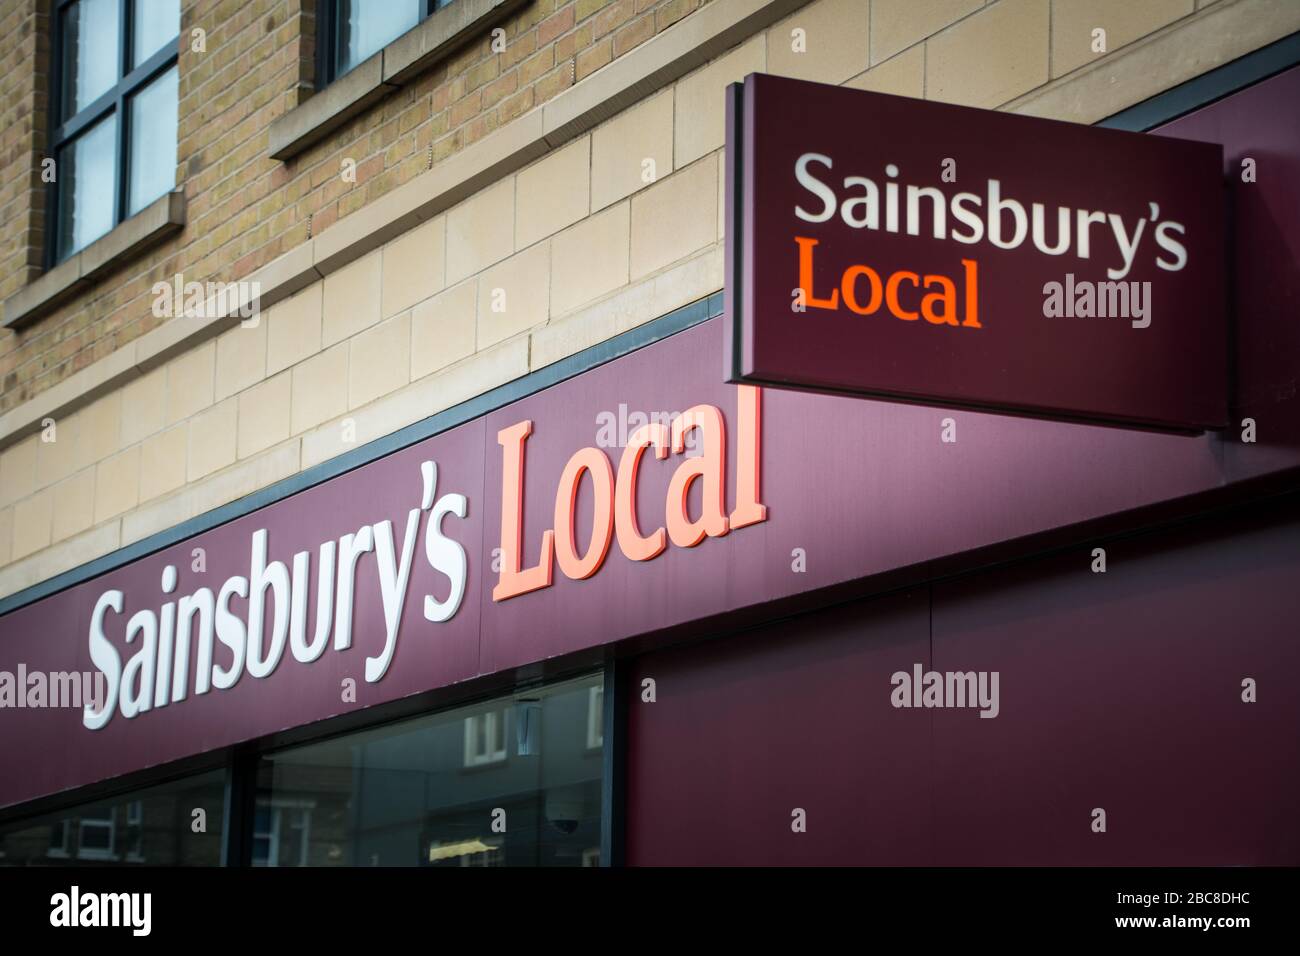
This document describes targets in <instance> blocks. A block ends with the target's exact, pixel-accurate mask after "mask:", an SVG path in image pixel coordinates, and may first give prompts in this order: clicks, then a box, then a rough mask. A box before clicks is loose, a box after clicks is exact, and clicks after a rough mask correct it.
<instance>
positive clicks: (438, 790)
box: [257, 676, 602, 866]
mask: <svg viewBox="0 0 1300 956" xmlns="http://www.w3.org/2000/svg"><path fill="white" fill-rule="evenodd" d="M600 681H601V678H600V677H599V676H595V677H591V678H584V679H582V680H578V681H570V682H567V683H564V684H557V685H554V686H552V687H549V688H545V689H542V690H540V691H531V690H530V692H529V699H528V701H519V702H515V701H513V700H511V699H508V698H507V699H501V700H496V701H491V702H486V703H483V704H478V705H476V706H473V707H464V708H459V709H457V710H452V711H446V712H444V713H440V714H433V715H430V716H428V717H420V718H417V719H414V720H408V721H403V722H401V723H398V724H392V725H389V726H386V727H380V728H377V729H375V730H369V731H363V732H361V733H357V734H350V735H347V736H344V737H339V738H336V739H334V740H328V741H324V742H322V743H319V744H311V745H308V746H305V747H297V748H294V749H291V750H285V751H281V752H280V753H277V754H272V755H270V756H268V757H266V758H265V759H263V761H262V763H261V767H260V771H259V774H258V795H257V800H258V811H259V821H268V822H266V823H264V824H262V823H260V824H259V831H261V827H262V826H265V827H266V829H265V830H264V831H261V832H259V836H260V837H262V838H263V839H262V840H261V843H260V845H259V846H258V848H257V852H258V855H259V857H260V859H262V860H265V861H267V862H268V863H269V864H270V865H275V866H303V865H307V866H348V865H352V866H534V865H539V864H540V865H550V866H582V865H584V860H586V861H587V863H588V865H590V861H591V860H593V859H596V860H598V859H599V848H600V806H601V803H600V800H601V775H602V763H601V756H600V753H599V751H592V750H591V749H589V748H588V747H587V709H588V705H589V701H590V697H591V695H590V688H591V687H592V686H595V685H596V684H598V683H599V682H600ZM523 708H526V709H527V710H528V712H529V716H528V721H529V725H530V726H531V727H532V728H534V730H532V731H530V732H529V735H530V736H531V737H532V738H533V740H532V743H531V744H530V746H529V747H527V748H515V747H513V746H510V745H509V741H510V740H511V739H512V738H510V737H509V736H508V735H509V734H510V733H513V731H510V730H508V727H513V726H515V725H517V724H518V722H519V721H520V720H521V718H520V711H521V709H523ZM507 714H508V715H509V718H508V719H507V718H506V715H507ZM521 749H522V750H523V752H520V751H521ZM498 754H499V755H500V756H499V757H498V759H495V760H491V761H488V762H483V763H475V762H474V761H473V759H472V758H474V757H475V756H476V755H492V756H497V755H498ZM467 757H469V758H471V759H470V760H467V759H466V758H467ZM498 811H503V812H504V814H505V817H504V821H503V822H504V823H505V832H500V829H501V828H500V826H499V825H498V826H497V827H495V828H494V826H493V823H494V820H500V813H499V812H498Z"/></svg>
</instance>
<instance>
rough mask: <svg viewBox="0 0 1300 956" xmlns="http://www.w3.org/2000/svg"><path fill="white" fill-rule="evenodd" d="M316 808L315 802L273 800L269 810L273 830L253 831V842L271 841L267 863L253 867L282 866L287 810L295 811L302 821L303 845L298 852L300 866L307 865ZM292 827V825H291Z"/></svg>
mask: <svg viewBox="0 0 1300 956" xmlns="http://www.w3.org/2000/svg"><path fill="white" fill-rule="evenodd" d="M315 808H316V803H315V801H312V800H280V799H272V800H271V802H270V805H269V807H268V809H270V811H271V829H270V830H269V831H260V830H256V829H254V830H253V840H254V841H256V840H257V839H258V838H265V839H267V840H269V842H270V846H269V847H268V849H267V853H266V861H265V862H258V861H257V860H254V861H253V866H279V865H280V831H281V830H282V829H283V820H284V814H283V811H285V810H292V811H295V812H296V813H297V815H298V819H300V820H301V821H302V845H301V849H300V850H299V851H298V863H297V865H298V866H306V865H307V848H308V845H309V844H310V843H311V812H312V810H314V809H315ZM290 826H291V827H292V824H290Z"/></svg>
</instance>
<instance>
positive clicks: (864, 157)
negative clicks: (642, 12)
mask: <svg viewBox="0 0 1300 956" xmlns="http://www.w3.org/2000/svg"><path fill="white" fill-rule="evenodd" d="M736 89H737V88H734V87H733V93H732V95H735V93H734V91H735V90H736ZM743 95H744V102H743V114H744V124H743V125H744V128H743V130H742V131H741V132H740V135H741V137H742V139H743V143H744V147H743V148H744V165H743V173H742V177H743V193H744V195H743V202H742V203H741V204H740V205H741V216H742V223H741V226H740V229H739V230H737V229H736V228H735V225H736V224H735V222H734V220H733V223H732V227H729V234H728V238H729V241H730V240H731V239H733V238H736V239H740V241H741V242H742V243H743V245H744V249H743V253H742V262H741V263H739V265H740V266H741V268H739V270H735V269H733V270H732V271H729V273H728V277H727V278H728V284H729V286H730V292H731V299H732V305H731V306H729V308H730V309H731V311H732V313H733V316H734V320H735V321H736V322H739V323H740V326H739V333H738V337H739V339H740V348H739V355H738V360H739V363H740V364H739V367H737V368H734V369H731V367H730V366H728V367H729V369H731V371H732V374H735V375H738V376H740V377H743V378H744V380H747V381H752V382H756V383H769V384H777V385H779V384H789V385H793V386H795V387H807V388H814V389H823V390H827V389H829V390H839V391H850V392H857V393H861V394H867V395H875V396H893V397H898V398H901V399H904V400H914V401H923V402H929V403H932V404H939V405H953V404H960V405H973V406H982V407H986V408H996V409H1006V410H1013V411H1020V412H1024V413H1029V414H1042V415H1049V416H1057V417H1061V416H1065V417H1075V418H1087V419H1094V420H1104V421H1116V422H1130V423H1146V424H1152V425H1156V426H1163V427H1174V428H1206V427H1208V428H1214V427H1222V426H1223V425H1224V424H1225V423H1226V421H1227V417H1226V416H1227V403H1228V392H1227V372H1228V362H1227V355H1226V350H1227V345H1228V334H1227V317H1226V304H1227V303H1226V298H1225V289H1226V285H1225V271H1226V268H1225V265H1226V264H1225V261H1224V219H1223V212H1224V210H1223V186H1222V179H1223V177H1222V173H1221V167H1222V155H1223V154H1222V150H1221V148H1220V147H1219V146H1218V145H1217V144H1209V143H1192V142H1187V141H1185V140H1172V139H1166V138H1164V137H1160V136H1150V135H1144V134H1138V133H1129V132H1122V131H1118V130H1109V129H1099V128H1096V127H1089V126H1081V125H1078V124H1074V123H1062V122H1057V121H1053V120H1046V119H1039V118H1035V117H1027V116H1019V115H1016V114H1011V113H1000V112H994V111H990V110H978V109H970V108H967V107H959V106H950V105H946V104H941V103H930V102H922V101H919V100H915V99H911V98H905V97H897V96H888V95H884V94H880V93H868V92H863V91H859V90H852V89H847V88H844V87H835V86H826V85H823V84H818V83H808V82H804V81H801V80H791V79H786V78H782V77H774V76H766V75H762V74H752V75H750V76H749V77H748V78H747V79H746V81H745V85H744V94H743ZM731 115H732V116H733V117H734V110H733V111H732V114H731ZM850 117H851V119H849V118H850ZM729 133H730V136H729V138H730V139H731V142H730V144H729V146H728V148H729V149H731V150H733V151H734V150H736V149H737V148H738V145H737V143H736V142H735V140H736V135H737V130H736V129H735V128H734V127H733V128H731V129H730V130H729ZM735 161H736V160H735V156H734V153H733V155H732V156H731V157H730V158H729V163H728V166H729V172H731V173H732V175H733V180H734V170H733V169H732V168H731V164H732V163H734V162H735ZM945 163H952V164H954V165H951V166H949V167H947V170H946V171H947V172H948V173H950V174H951V176H950V178H948V179H945V178H944V175H945V165H944V164H945ZM801 178H802V179H804V180H805V181H804V182H801V181H800V179H801ZM855 180H856V181H855ZM732 185H733V191H734V182H733V184H732ZM910 187H916V188H919V189H929V190H938V192H939V193H940V194H941V199H940V203H939V208H940V209H941V210H942V211H943V212H942V225H941V226H940V227H938V231H939V235H938V236H936V235H935V234H934V232H935V229H936V220H935V216H934V214H933V212H932V209H933V205H934V203H933V201H932V199H931V198H927V197H928V194H922V195H921V196H920V197H918V198H917V199H916V205H917V210H918V212H917V215H916V216H915V219H916V222H915V231H916V234H915V235H912V234H909V233H910V232H911V229H910V228H909V217H908V204H909V201H910V198H911V197H910V193H909V188H910ZM872 188H874V190H875V196H876V205H875V213H876V216H875V219H874V221H872V220H871V219H870V218H869V215H870V213H869V209H870V208H871V207H868V206H867V205H866V203H867V202H870V201H871V200H870V198H869V196H870V194H869V193H868V190H870V189H872ZM895 192H896V194H897V200H896V201H891V199H890V197H891V195H893V194H894V193H895ZM963 195H964V197H965V198H963ZM864 196H867V197H868V199H865V200H864V198H863V197H864ZM1007 203H1011V204H1012V205H1007ZM891 206H893V207H895V208H896V210H897V212H896V221H892V222H891V214H890V211H889V210H890V207H891ZM731 207H732V209H733V210H734V209H735V200H734V197H733V200H731ZM994 209H997V210H999V212H998V214H997V215H994V212H993V210H994ZM1059 210H1065V211H1066V216H1065V222H1066V226H1065V228H1064V230H1063V231H1062V230H1061V228H1060V220H1059V218H1058V215H1059V213H1058V211H1059ZM1035 212H1037V214H1038V218H1039V222H1040V228H1039V229H1038V230H1035V229H1034V228H1033V223H1034V221H1035V216H1034V214H1035ZM1088 214H1097V215H1098V216H1099V217H1100V218H1099V220H1098V221H1096V222H1094V223H1092V224H1091V225H1089V224H1086V223H1085V224H1084V225H1081V224H1080V217H1082V216H1086V215H1088ZM966 219H971V220H972V221H976V222H977V224H978V229H977V228H976V227H975V225H970V224H968V223H967V222H966ZM864 223H865V224H864ZM1139 229H1140V230H1141V231H1140V232H1139V231H1138V230H1139ZM1062 236H1064V239H1062ZM1135 236H1136V237H1137V238H1136V239H1135V238H1134V237H1135ZM958 237H960V238H958ZM965 240H971V241H965ZM995 241H996V242H995ZM1133 243H1136V251H1132V249H1131V247H1132V245H1133ZM1175 245H1176V246H1177V249H1175V248H1174V247H1175ZM1126 247H1129V251H1128V252H1127V253H1126V252H1125V249H1126ZM1047 250H1052V252H1051V253H1050V254H1049V252H1048V251H1047ZM732 263H733V266H734V265H737V263H736V260H735V258H734V254H733V259H732ZM805 265H807V268H805ZM860 267H861V268H860ZM855 269H856V270H857V271H856V272H855V271H854V270H855ZM864 270H865V271H864ZM891 276H894V277H896V278H897V279H898V280H899V281H898V282H897V283H895V282H893V281H892V280H891V279H890V277H891ZM931 277H938V278H933V279H932V278H931ZM1114 281H1119V282H1120V283H1121V284H1124V283H1128V284H1130V285H1129V286H1127V287H1126V288H1125V292H1126V293H1128V292H1130V291H1132V284H1135V283H1136V284H1139V286H1138V288H1139V291H1142V292H1143V294H1144V295H1148V294H1149V302H1148V305H1149V306H1150V308H1149V310H1147V311H1146V312H1145V314H1144V316H1141V317H1139V316H1137V315H1132V316H1125V317H1115V316H1114V315H1113V314H1112V316H1111V317H1107V318H1100V317H1082V316H1076V315H1075V314H1074V310H1073V306H1074V305H1076V304H1079V307H1080V309H1082V305H1081V300H1080V299H1079V296H1078V295H1077V294H1076V293H1077V290H1079V289H1081V288H1082V286H1083V285H1084V284H1091V283H1108V282H1114ZM737 282H739V284H740V285H739V289H737ZM945 282H946V283H947V284H948V287H949V289H950V292H951V293H952V298H951V299H950V300H949V301H948V302H947V303H946V304H944V303H942V302H941V300H940V299H939V297H938V290H941V289H942V288H944V283H945ZM1049 283H1057V284H1058V296H1064V298H1065V299H1068V300H1069V303H1070V307H1069V311H1068V312H1067V314H1065V315H1059V314H1058V315H1054V316H1052V317H1048V316H1047V315H1045V314H1044V309H1045V305H1044V302H1045V299H1046V298H1047V296H1046V294H1045V293H1046V292H1047V290H1048V284H1049ZM921 286H924V288H918V287H921ZM796 289H802V292H803V300H804V301H803V304H804V305H805V306H806V311H796V310H795V309H794V308H792V296H793V292H794V290H796ZM891 289H892V290H893V294H892V298H891ZM930 295H933V296H934V297H933V298H930V299H928V300H926V299H924V298H923V297H926V296H930ZM737 296H738V298H737ZM926 301H928V302H929V312H928V314H927V307H926V304H925V303H926ZM1144 301H1145V300H1144ZM737 305H738V306H739V308H736V306H737ZM1063 308H1066V307H1065V306H1063ZM1147 320H1149V324H1148V325H1146V327H1140V326H1141V323H1142V322H1146V321H1147ZM1135 326H1138V327H1135ZM728 361H729V362H730V361H731V357H730V356H729V357H728Z"/></svg>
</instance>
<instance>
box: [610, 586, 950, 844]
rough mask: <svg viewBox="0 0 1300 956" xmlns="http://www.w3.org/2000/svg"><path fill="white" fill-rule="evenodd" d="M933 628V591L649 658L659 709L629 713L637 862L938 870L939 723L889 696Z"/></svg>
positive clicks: (637, 683) (630, 815) (643, 664)
mask: <svg viewBox="0 0 1300 956" xmlns="http://www.w3.org/2000/svg"><path fill="white" fill-rule="evenodd" d="M928 631H929V620H928V602H927V600H926V597H925V592H924V591H923V590H921V591H912V592H909V593H904V594H898V595H894V596H891V597H889V598H885V599H882V600H878V601H874V602H871V603H858V604H854V605H850V606H845V607H842V608H837V609H834V610H830V611H824V612H820V613H817V614H811V615H808V616H806V617H801V618H799V619H797V620H792V621H786V622H781V623H779V624H773V625H771V626H768V627H764V628H761V629H758V630H755V631H750V632H747V633H744V634H740V635H737V636H735V637H730V638H726V639H724V640H718V641H714V642H711V643H709V644H707V645H697V646H694V647H688V648H679V649H676V650H672V651H667V652H662V653H656V654H650V655H647V656H645V657H642V658H639V659H637V660H636V661H634V662H633V665H632V667H631V670H630V673H629V678H630V686H631V688H632V690H631V693H633V694H637V695H639V693H640V687H641V682H642V681H643V680H645V679H653V680H654V682H655V695H656V700H655V702H654V703H644V702H642V701H640V700H639V697H638V699H633V700H632V701H631V702H630V703H629V705H628V706H629V707H630V712H629V720H628V738H627V754H628V778H627V858H628V861H629V862H630V863H634V864H639V865H659V864H671V865H681V864H694V865H719V864H728V865H755V864H799V865H811V864H835V863H846V862H850V863H871V864H878V865H893V864H906V863H917V862H927V861H929V860H930V859H931V857H932V852H933V846H932V836H931V827H930V800H931V794H930V785H929V777H928V771H927V767H928V764H929V759H930V756H929V750H930V747H929V737H930V732H929V715H928V714H927V713H919V712H918V713H912V712H908V711H903V710H896V709H894V708H893V707H891V706H890V704H889V695H888V689H889V675H890V673H891V672H892V671H894V670H895V669H896V666H897V662H898V661H900V660H906V661H920V662H923V663H928V660H929V647H928V644H929V640H928ZM909 666H910V664H909ZM795 809H802V810H804V811H805V813H806V821H807V830H806V832H804V833H795V832H794V830H793V829H792V822H793V818H792V813H793V812H794V810H795Z"/></svg>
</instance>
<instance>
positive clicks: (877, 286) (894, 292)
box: [794, 236, 983, 329]
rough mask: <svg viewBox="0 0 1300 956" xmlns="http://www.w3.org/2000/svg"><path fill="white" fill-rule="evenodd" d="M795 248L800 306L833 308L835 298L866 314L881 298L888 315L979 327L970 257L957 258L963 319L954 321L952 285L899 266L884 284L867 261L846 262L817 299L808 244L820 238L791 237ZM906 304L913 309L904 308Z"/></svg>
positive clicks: (976, 276) (955, 307)
mask: <svg viewBox="0 0 1300 956" xmlns="http://www.w3.org/2000/svg"><path fill="white" fill-rule="evenodd" d="M794 241H795V243H796V244H797V245H798V246H799V289H800V291H801V292H802V293H803V302H804V304H805V305H806V306H807V307H808V308H811V309H831V310H837V309H839V305H840V300H841V297H842V298H843V302H844V307H845V308H846V309H848V310H849V311H850V312H855V313H857V314H858V315H871V314H873V313H874V312H875V311H876V310H877V309H879V308H880V305H881V302H882V301H883V302H884V305H885V308H886V309H888V310H889V314H890V315H892V316H894V317H895V318H898V319H903V320H904V321H907V322H915V321H916V320H917V319H919V318H921V317H922V316H924V317H925V320H926V321H927V322H929V323H930V324H931V325H958V324H960V325H961V326H963V327H965V328H968V329H980V328H983V326H982V325H980V319H979V263H978V262H976V261H975V260H974V259H963V260H962V261H961V264H962V270H963V279H962V281H963V282H964V285H965V288H964V292H965V309H964V310H962V315H963V319H962V321H961V322H960V323H958V321H957V315H958V311H959V310H958V298H959V296H958V294H957V284H956V283H955V282H953V280H952V279H950V278H948V277H947V276H943V275H926V276H920V275H918V274H917V273H915V272H908V271H907V270H905V269H900V270H899V271H897V272H895V273H892V274H891V275H890V276H889V277H888V278H887V279H885V280H884V282H883V283H882V282H881V279H880V274H879V273H878V272H876V270H875V269H873V268H871V267H870V266H868V265H852V266H849V267H848V268H847V269H845V270H844V274H843V276H841V278H840V285H839V288H838V289H832V290H831V292H830V295H826V296H822V297H820V298H819V297H818V296H817V295H816V293H815V292H814V290H813V248H814V247H815V246H817V245H818V243H819V241H820V240H817V239H810V238H808V237H807V236H795V237H794ZM904 286H908V287H910V288H909V289H908V290H907V291H906V293H905V292H904ZM904 299H906V302H908V303H912V304H915V305H916V306H917V308H913V309H909V308H907V307H906V305H905V302H904Z"/></svg>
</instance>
